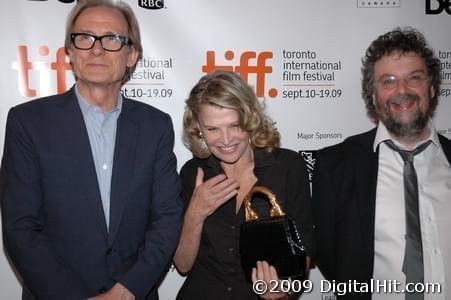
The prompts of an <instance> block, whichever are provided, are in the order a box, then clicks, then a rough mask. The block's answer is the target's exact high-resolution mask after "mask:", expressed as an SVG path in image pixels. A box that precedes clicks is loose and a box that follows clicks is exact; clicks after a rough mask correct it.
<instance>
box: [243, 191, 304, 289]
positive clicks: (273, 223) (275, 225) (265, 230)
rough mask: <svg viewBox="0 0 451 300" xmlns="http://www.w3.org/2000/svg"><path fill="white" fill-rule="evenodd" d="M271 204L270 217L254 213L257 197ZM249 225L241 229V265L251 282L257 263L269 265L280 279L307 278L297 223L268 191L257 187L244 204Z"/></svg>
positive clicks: (245, 223) (244, 225)
mask: <svg viewBox="0 0 451 300" xmlns="http://www.w3.org/2000/svg"><path fill="white" fill-rule="evenodd" d="M256 193H260V194H263V195H265V196H266V197H267V198H268V199H269V202H270V205H271V208H270V211H269V214H270V216H269V217H259V216H258V214H257V213H256V212H255V211H254V210H253V209H252V207H251V202H252V197H253V195H254V194H256ZM243 204H244V209H245V217H246V221H245V222H243V223H242V224H241V226H240V255H241V265H242V267H243V271H244V274H245V276H246V278H247V279H248V280H250V278H251V271H252V268H253V267H255V266H256V262H257V261H263V260H264V261H267V262H268V263H269V264H270V265H272V266H274V267H275V268H276V270H277V274H278V276H279V278H281V279H282V278H289V277H291V278H298V279H303V278H305V274H306V253H305V248H304V246H303V244H302V240H301V236H300V234H299V231H298V229H297V226H296V223H295V221H294V220H293V219H292V218H290V217H289V216H288V215H286V214H285V213H284V212H283V210H282V209H281V207H280V204H279V203H278V201H277V198H276V195H275V194H274V193H273V192H272V191H271V190H270V189H268V188H266V187H263V186H254V187H253V188H252V189H251V191H250V192H249V193H248V194H247V195H246V197H245V198H244V200H243Z"/></svg>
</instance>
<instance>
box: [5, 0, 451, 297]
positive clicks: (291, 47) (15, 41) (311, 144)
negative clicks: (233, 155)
mask: <svg viewBox="0 0 451 300" xmlns="http://www.w3.org/2000/svg"><path fill="white" fill-rule="evenodd" d="M63 2H66V3H63ZM67 2H71V0H66V1H62V0H60V1H57V0H48V1H45V0H41V1H38V0H34V1H31V0H3V1H1V2H0V12H1V18H0V28H2V41H3V42H2V46H1V47H0V54H1V58H0V69H1V70H2V73H1V74H0V95H1V101H0V140H1V142H0V147H2V145H3V136H4V125H5V121H6V114H7V112H8V109H9V108H10V107H11V106H14V105H16V104H18V103H21V102H24V101H28V100H30V99H32V98H36V97H40V96H44V95H48V94H53V93H57V92H62V91H64V90H65V89H67V88H68V87H70V86H71V85H72V84H73V82H74V79H73V77H72V74H71V72H70V70H69V68H70V67H69V66H68V64H67V58H66V57H65V56H64V52H63V50H62V48H61V47H63V43H64V26H65V18H66V15H67V13H68V11H69V10H70V8H71V7H72V6H73V5H74V2H75V1H72V3H67ZM126 2H128V3H129V4H130V5H131V6H132V7H133V9H134V11H135V13H136V14H137V16H138V19H139V21H140V25H141V31H142V38H143V46H144V60H143V61H142V62H141V64H140V65H139V67H138V68H137V70H136V73H135V74H134V78H133V80H131V81H130V82H129V83H128V84H127V85H126V86H125V87H124V89H123V92H124V93H126V95H127V96H129V97H132V98H135V99H138V100H141V101H143V102H146V103H149V104H151V105H154V106H156V107H158V108H160V109H162V110H163V111H166V112H168V113H169V114H170V115H171V116H172V118H173V122H174V126H175V129H176V144H175V152H176V155H177V157H178V167H179V168H180V167H181V166H182V164H183V163H184V162H185V161H186V160H188V159H189V158H190V153H189V151H188V150H186V149H185V148H184V146H183V144H182V142H181V120H182V114H183V107H184V100H185V98H186V97H187V95H188V92H189V90H190V88H191V87H192V86H193V85H194V83H195V82H196V81H197V80H198V79H199V78H200V77H201V76H202V75H203V74H204V72H208V71H211V70H212V69H214V68H218V67H220V68H228V69H233V70H236V71H240V72H241V73H244V74H247V75H248V76H247V77H248V81H249V83H251V84H252V85H253V86H254V87H255V89H256V92H257V94H258V95H259V96H260V97H261V99H262V100H261V101H262V102H263V103H264V104H265V107H266V112H267V113H268V114H269V115H270V116H271V117H272V118H273V119H274V120H275V121H276V122H277V126H278V128H279V130H280V132H281V134H282V146H283V147H286V148H291V149H293V150H296V151H304V150H316V149H318V148H321V147H324V146H327V145H331V144H335V143H338V142H341V141H342V140H343V139H344V138H346V137H347V136H349V135H352V134H355V133H358V132H361V131H364V130H367V129H369V128H371V127H372V124H371V123H370V122H369V120H368V119H367V117H366V112H365V108H364V104H363V100H362V99H361V97H360V78H361V75H360V65H361V58H362V56H363V54H364V51H365V49H366V48H367V46H368V45H369V44H370V42H371V41H372V40H374V39H375V38H376V37H377V36H378V35H380V34H382V33H384V32H386V31H389V30H391V29H393V28H394V27H395V26H405V25H410V26H413V27H416V28H418V29H420V30H421V31H422V32H423V33H424V34H425V35H426V37H427V39H428V41H429V43H430V44H431V45H432V46H433V48H434V49H435V50H436V53H437V55H439V57H440V58H441V60H442V67H443V70H442V76H443V81H444V83H443V86H442V89H441V90H440V92H441V95H442V96H441V97H440V104H439V108H438V113H437V114H436V118H435V124H436V126H437V128H438V129H439V130H440V132H442V133H444V134H445V135H447V136H448V137H451V118H450V117H449V115H450V112H451V100H450V99H451V96H450V93H451V40H450V38H449V28H450V25H451V19H450V18H451V17H450V13H451V9H450V8H449V7H448V6H450V7H451V2H450V0H397V1H396V0H390V1H389V0H366V1H364V0H341V1H334V0H285V1H274V0H273V1H270V0H246V1H238V0H215V1H209V0H191V1H182V0H172V1H171V0H166V1H144V0H127V1H126ZM152 2H153V3H154V4H155V5H160V4H164V5H163V7H162V8H160V9H146V8H144V7H145V6H146V5H147V6H149V5H151V4H152ZM163 2H164V3H163ZM140 4H141V6H144V7H141V6H140ZM183 279H184V278H182V277H180V276H179V275H178V274H177V272H176V271H174V270H172V271H171V272H169V274H168V276H167V277H166V279H165V281H164V282H163V284H162V286H161V288H160V298H161V299H174V297H175V294H176V292H177V290H178V288H179V286H180V285H181V283H182V282H183ZM311 279H312V280H313V282H314V290H313V292H312V293H310V294H305V295H304V296H302V297H301V298H302V299H330V298H331V297H330V294H324V293H323V294H321V293H320V291H319V282H320V279H321V275H320V274H319V272H318V271H317V270H313V271H312V272H311ZM19 298H20V285H19V283H18V281H17V279H16V277H15V276H14V273H13V271H12V269H11V267H10V265H9V264H8V262H7V260H6V258H5V256H4V255H0V299H19Z"/></svg>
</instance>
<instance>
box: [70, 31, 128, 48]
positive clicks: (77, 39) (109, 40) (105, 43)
mask: <svg viewBox="0 0 451 300" xmlns="http://www.w3.org/2000/svg"><path fill="white" fill-rule="evenodd" d="M70 39H71V41H72V44H73V45H74V47H75V48H77V49H80V50H89V49H91V48H92V47H94V44H95V42H96V41H97V40H98V41H100V45H101V46H102V48H103V49H104V50H106V51H113V52H116V51H120V50H121V49H122V47H123V46H124V45H127V46H130V45H132V41H131V40H130V39H129V38H128V37H126V36H123V35H114V34H107V35H102V36H97V35H93V34H89V33H71V34H70Z"/></svg>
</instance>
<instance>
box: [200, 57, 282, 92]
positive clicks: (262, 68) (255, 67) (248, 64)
mask: <svg viewBox="0 0 451 300" xmlns="http://www.w3.org/2000/svg"><path fill="white" fill-rule="evenodd" d="M272 57H273V54H272V52H271V51H263V52H260V53H258V54H257V52H255V51H246V52H243V53H242V54H241V56H240V59H239V64H238V65H235V66H234V65H230V64H217V63H216V52H215V51H207V61H206V63H205V65H203V66H202V71H203V72H204V73H210V72H212V71H214V70H226V71H234V72H237V73H239V74H240V75H241V77H243V79H244V80H246V81H249V75H250V74H253V75H255V77H256V85H255V94H256V95H257V97H264V96H265V82H266V74H270V73H272V67H271V66H268V65H267V61H268V59H271V58H272ZM224 58H225V59H226V60H227V61H232V60H233V59H234V58H235V53H234V52H233V51H232V50H228V51H226V52H225V53H224ZM277 94H278V91H277V89H275V88H271V89H269V90H268V96H269V97H271V98H275V97H277Z"/></svg>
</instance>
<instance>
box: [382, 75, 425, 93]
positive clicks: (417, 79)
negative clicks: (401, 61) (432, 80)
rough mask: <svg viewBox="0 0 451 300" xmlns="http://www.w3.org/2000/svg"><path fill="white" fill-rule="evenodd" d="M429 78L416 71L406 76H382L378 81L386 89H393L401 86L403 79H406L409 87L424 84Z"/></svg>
mask: <svg viewBox="0 0 451 300" xmlns="http://www.w3.org/2000/svg"><path fill="white" fill-rule="evenodd" d="M428 80H429V78H428V77H427V76H426V75H424V74H422V73H418V74H417V73H415V74H412V75H409V76H407V77H406V78H398V77H396V76H394V75H386V76H382V77H381V78H379V79H378V80H377V83H378V84H379V85H380V86H381V87H382V88H383V89H386V90H393V89H395V88H397V87H398V86H399V83H400V82H401V81H404V82H405V84H406V85H407V86H408V87H411V88H417V87H420V86H422V85H423V84H424V83H425V82H426V81H428Z"/></svg>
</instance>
